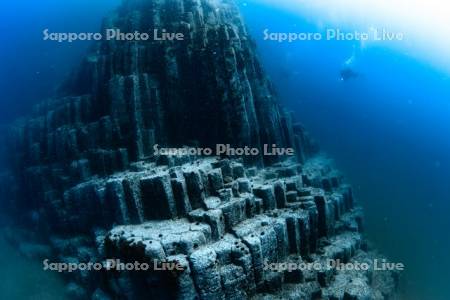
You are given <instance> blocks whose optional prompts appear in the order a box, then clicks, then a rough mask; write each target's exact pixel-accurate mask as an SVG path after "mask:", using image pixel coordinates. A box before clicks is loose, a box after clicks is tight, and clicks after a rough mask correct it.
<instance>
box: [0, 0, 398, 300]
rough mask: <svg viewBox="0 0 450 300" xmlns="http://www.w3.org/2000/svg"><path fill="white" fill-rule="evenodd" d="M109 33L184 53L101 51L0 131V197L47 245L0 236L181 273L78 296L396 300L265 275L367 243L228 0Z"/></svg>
mask: <svg viewBox="0 0 450 300" xmlns="http://www.w3.org/2000/svg"><path fill="white" fill-rule="evenodd" d="M103 28H104V30H106V28H118V29H120V30H121V31H123V32H134V31H140V32H145V31H148V29H149V28H152V29H153V28H155V29H161V30H162V29H166V30H168V31H171V32H181V33H183V34H184V37H185V40H183V41H145V42H136V41H133V42H124V41H102V42H99V43H97V44H96V45H95V46H94V47H93V49H92V50H91V52H90V53H89V55H88V56H87V57H86V58H85V59H84V61H83V62H82V64H81V66H80V68H79V70H78V71H77V72H76V73H75V74H74V76H73V77H72V78H71V79H70V80H68V81H67V82H66V83H65V84H64V85H63V86H62V87H61V88H60V91H59V96H58V97H56V98H54V99H50V100H47V101H45V102H43V103H41V104H39V105H38V106H36V109H35V112H34V114H33V116H32V117H30V118H28V119H25V120H22V121H18V122H17V123H16V124H15V125H14V126H13V127H12V128H11V129H10V130H9V131H8V133H7V134H6V142H5V145H8V148H7V151H5V152H6V153H7V154H6V155H7V163H8V166H9V169H8V171H6V172H3V173H1V174H0V176H1V178H2V180H0V182H1V184H2V185H1V186H0V191H2V192H4V193H3V195H5V196H6V197H7V198H8V199H11V200H12V201H10V205H8V206H9V208H8V209H9V210H11V211H14V212H15V213H16V214H18V215H21V216H23V218H21V219H22V220H24V222H23V224H21V225H23V226H25V227H27V228H33V230H36V231H37V232H39V233H40V234H41V235H42V237H40V239H39V242H33V240H38V239H37V238H36V237H34V238H33V235H32V234H30V233H29V232H30V231H29V230H28V231H27V230H25V231H20V232H18V231H14V232H13V233H11V234H9V235H8V238H9V240H16V241H17V240H18V241H17V244H18V246H19V248H20V246H22V248H24V249H26V250H24V252H28V253H35V254H36V255H35V256H38V257H48V256H50V257H53V258H55V259H58V260H59V261H61V262H102V261H104V260H106V259H109V258H117V259H121V260H123V261H130V262H131V261H141V262H149V263H151V262H152V261H154V260H158V261H161V262H162V261H166V262H175V261H176V262H177V263H179V264H180V265H181V266H182V269H183V270H181V271H173V270H171V271H168V270H166V271H148V272H143V273H136V272H107V271H105V272H88V271H82V272H76V273H71V274H68V278H69V280H70V281H71V283H70V284H69V286H68V289H67V290H68V293H69V295H70V296H71V297H72V298H78V299H108V298H109V297H110V298H112V299H144V298H145V299H250V298H253V299H275V298H280V297H281V298H283V299H318V298H324V299H387V298H389V297H391V296H393V295H394V293H395V289H396V284H397V279H396V274H395V273H394V272H385V273H376V272H370V271H364V272H356V271H353V272H352V271H336V270H325V271H320V270H319V271H314V270H312V271H304V272H303V271H300V270H298V271H295V272H285V271H283V272H280V271H270V270H267V268H266V267H267V264H271V263H289V262H297V263H300V262H308V263H315V262H318V263H319V262H324V261H326V260H328V259H340V260H342V261H343V262H351V261H352V260H365V261H370V260H371V258H372V257H379V256H378V255H377V254H376V253H374V252H373V251H372V250H369V247H368V245H367V241H366V240H365V239H364V237H363V236H362V235H361V231H362V219H363V218H362V213H361V210H360V209H359V208H358V207H357V206H356V205H355V201H354V199H353V195H352V192H351V188H350V187H349V186H348V185H346V184H344V182H343V179H342V176H341V175H340V174H339V173H338V172H337V171H335V170H334V169H333V168H332V167H331V165H330V163H329V162H328V161H327V160H325V159H323V158H318V157H317V153H318V150H317V147H316V145H315V144H314V143H313V142H312V141H311V140H310V139H309V138H308V136H307V134H306V133H305V131H304V130H303V128H302V127H301V126H300V125H298V124H294V123H293V118H292V116H291V115H290V114H289V113H286V112H284V111H283V110H282V108H281V107H280V106H279V105H278V103H277V100H276V97H275V94H274V92H273V90H272V87H271V86H270V83H269V81H268V80H267V78H266V76H265V74H264V72H263V70H262V68H261V66H260V63H259V62H258V59H257V57H256V55H255V49H254V45H253V43H252V42H251V40H250V37H249V36H248V34H247V32H246V29H245V26H244V24H243V21H242V18H241V16H240V14H239V11H238V9H237V6H236V5H235V4H234V1H231V0H209V1H204V0H127V1H124V3H123V5H122V6H121V7H120V8H119V9H118V10H117V11H116V12H115V13H114V14H112V15H111V16H110V17H108V18H106V19H105V21H104V25H103ZM157 144H159V145H164V146H183V145H195V146H201V147H211V146H213V145H215V144H230V145H233V146H234V147H243V146H248V147H256V148H262V147H263V145H265V144H276V145H277V146H279V147H292V148H294V149H295V151H296V154H297V155H296V157H295V159H294V158H291V159H289V160H286V157H277V158H276V159H275V158H274V157H266V156H248V157H244V158H243V159H242V160H237V159H234V158H212V157H196V156H188V155H179V156H155V155H153V146H154V145H157ZM45 236H46V237H47V238H44V237H45ZM21 237H22V238H21ZM33 243H36V244H33ZM49 246H50V247H49ZM32 249H34V250H32Z"/></svg>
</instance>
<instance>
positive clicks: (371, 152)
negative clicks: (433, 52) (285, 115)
mask: <svg viewBox="0 0 450 300" xmlns="http://www.w3.org/2000/svg"><path fill="white" fill-rule="evenodd" d="M241 7H242V9H243V11H244V15H245V19H246V21H247V23H248V25H249V27H250V29H251V33H252V35H253V36H254V37H255V41H256V43H257V45H258V48H259V50H258V51H259V54H260V56H261V58H262V61H263V63H264V65H265V68H266V70H267V71H268V74H269V76H270V77H271V79H272V81H273V82H274V85H275V87H276V88H277V90H278V93H279V96H280V98H281V99H282V101H283V102H284V103H285V105H286V106H287V107H289V108H290V109H292V110H294V111H295V114H296V116H297V117H298V119H299V120H301V122H302V123H303V124H304V125H305V127H306V128H307V129H308V130H309V131H310V132H311V134H312V136H313V137H314V138H316V139H317V140H318V142H319V144H320V145H321V148H322V150H324V151H325V152H326V153H328V154H329V155H330V156H331V157H333V158H334V159H335V161H336V163H337V165H338V166H339V168H340V169H341V170H342V171H343V172H344V174H345V175H346V177H347V178H348V180H349V181H350V182H351V183H352V184H353V186H354V188H355V194H356V196H357V198H358V199H359V201H360V203H361V204H362V205H363V206H364V208H365V213H366V226H367V233H368V235H369V237H370V239H371V240H373V241H374V242H375V243H376V245H377V246H378V247H379V248H380V249H381V250H382V251H383V252H384V253H386V254H387V255H388V256H389V257H390V258H391V259H392V260H393V261H395V262H402V263H404V264H405V265H406V268H407V270H406V272H404V274H403V277H404V279H405V280H404V287H403V289H404V290H405V296H404V297H405V299H408V300H416V299H417V300H423V299H435V300H447V299H450V290H449V289H448V278H450V257H449V253H450V240H449V239H448V231H449V229H450V218H449V217H448V213H449V211H450V201H449V200H450V138H449V137H450V77H449V75H448V74H445V73H441V72H440V71H438V70H435V69H433V67H431V65H429V64H427V63H426V62H421V61H418V60H414V59H413V58H412V57H409V56H408V55H407V54H405V53H401V52H395V51H393V50H389V49H387V48H382V47H368V48H366V49H363V50H361V51H356V53H357V55H356V57H357V63H356V66H355V69H356V70H357V72H359V73H361V74H362V75H361V76H360V78H356V79H352V80H348V81H344V82H343V81H341V80H340V74H339V72H340V69H341V66H342V64H343V62H345V60H346V59H348V58H349V57H350V56H352V54H353V53H354V50H353V49H354V47H355V46H356V47H357V49H358V45H357V44H355V42H352V41H339V42H335V41H312V42H306V41H302V42H294V43H281V44H280V43H277V42H273V41H267V40H264V39H263V37H264V35H263V31H264V30H265V29H270V32H317V31H320V28H317V27H316V24H315V23H314V22H311V23H310V22H309V20H310V19H311V18H310V17H307V16H302V15H299V14H294V13H289V12H287V11H282V10H277V9H276V8H274V7H271V6H263V5H257V4H254V3H252V2H246V6H244V5H242V6H241Z"/></svg>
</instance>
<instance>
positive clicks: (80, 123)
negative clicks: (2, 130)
mask: <svg viewBox="0 0 450 300" xmlns="http://www.w3.org/2000/svg"><path fill="white" fill-rule="evenodd" d="M108 28H117V29H119V30H120V31H121V32H134V31H139V32H149V31H150V32H152V30H153V29H156V30H160V31H162V30H166V31H169V32H178V33H182V34H183V35H184V40H183V41H178V40H177V41H154V40H151V41H141V42H139V41H115V40H112V41H111V40H104V41H101V42H99V43H97V44H96V45H95V46H94V47H93V49H92V50H91V52H90V53H89V55H87V56H86V58H85V59H84V60H83V62H82V63H81V66H80V68H79V70H78V71H77V72H76V73H75V74H74V76H73V77H72V78H71V79H70V80H68V81H67V82H66V83H65V84H64V85H63V86H62V87H61V88H60V93H59V97H57V98H54V99H49V100H47V101H45V102H43V103H41V104H39V105H37V106H36V108H35V112H34V114H33V116H32V117H31V118H28V119H26V120H24V121H21V122H18V123H16V125H15V126H13V127H12V128H11V130H10V132H9V134H8V136H9V141H10V142H9V144H10V145H12V147H11V148H10V149H9V151H8V153H9V155H10V158H9V161H10V162H11V163H12V164H13V166H12V169H13V170H14V172H15V174H14V175H15V176H16V177H17V178H20V180H21V182H20V185H21V191H23V195H22V196H21V197H20V198H21V199H24V198H28V197H29V195H33V198H35V200H34V201H35V203H33V205H32V206H33V207H34V208H38V207H40V206H41V203H42V202H43V201H46V200H45V199H46V198H48V197H55V195H57V196H56V197H58V198H62V194H63V193H64V191H66V190H67V189H69V188H71V187H73V186H74V185H76V184H78V183H80V182H83V181H86V180H88V179H89V178H90V177H91V176H94V175H98V176H106V175H110V174H113V173H114V172H118V171H124V170H126V169H127V168H128V167H129V163H130V162H136V161H140V160H143V159H147V158H149V157H150V158H151V157H152V155H153V146H154V145H155V144H159V145H161V146H182V145H191V146H192V145H195V146H201V147H214V145H216V144H218V143H219V144H231V145H232V146H233V147H240V146H248V147H257V148H260V149H261V148H262V146H263V145H264V144H268V145H271V144H276V145H277V146H278V147H292V148H295V149H296V154H297V156H298V159H299V160H300V161H303V160H305V159H306V158H307V157H308V156H311V155H312V154H313V153H314V152H315V151H316V149H315V148H316V147H315V146H314V145H313V144H312V143H311V142H310V140H309V139H308V138H307V137H306V135H305V132H304V130H303V129H302V127H301V126H299V125H296V124H293V121H292V117H291V115H290V114H289V113H286V112H284V111H283V110H282V109H281V108H280V107H279V105H278V103H277V100H276V97H275V95H274V92H273V90H272V88H271V86H270V83H269V82H268V80H267V78H266V76H265V74H264V73H263V71H262V68H261V66H260V63H259V61H258V59H257V58H256V56H255V50H254V46H253V43H252V42H251V40H250V38H249V36H248V34H247V31H246V29H245V26H244V24H243V22H242V19H241V17H240V14H239V12H238V10H237V7H236V6H235V5H234V2H233V1H230V0H211V1H200V0H165V1H150V0H128V1H124V3H123V5H122V6H121V7H120V8H119V9H118V10H117V11H116V12H115V13H114V14H112V15H111V16H109V17H108V18H106V19H105V21H104V25H103V30H104V31H106V29H108ZM278 159H279V157H269V156H265V157H263V156H247V157H245V160H246V163H251V164H256V165H262V163H266V164H268V163H273V162H275V161H276V160H278ZM49 193H50V194H51V195H50V196H49ZM29 202H30V201H29V200H28V199H27V203H23V205H24V206H27V207H30V203H29ZM19 207H23V206H19Z"/></svg>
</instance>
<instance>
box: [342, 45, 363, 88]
mask: <svg viewBox="0 0 450 300" xmlns="http://www.w3.org/2000/svg"><path fill="white" fill-rule="evenodd" d="M355 61H356V48H355V46H353V54H352V56H351V57H350V58H348V59H347V60H346V61H345V62H344V64H343V65H342V69H341V71H340V79H341V81H347V80H350V79H355V78H358V77H361V74H360V73H358V72H356V71H355V70H354V67H355Z"/></svg>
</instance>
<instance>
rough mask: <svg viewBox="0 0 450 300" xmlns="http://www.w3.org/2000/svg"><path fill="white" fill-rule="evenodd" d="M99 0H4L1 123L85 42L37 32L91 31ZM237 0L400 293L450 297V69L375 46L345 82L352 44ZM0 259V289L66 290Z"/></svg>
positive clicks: (109, 1)
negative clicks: (399, 269) (298, 34)
mask: <svg viewBox="0 0 450 300" xmlns="http://www.w3.org/2000/svg"><path fill="white" fill-rule="evenodd" d="M92 3H94V2H92V1H88V0H67V1H56V0H53V1H52V0H42V1H38V2H37V3H34V2H31V1H26V0H15V1H14V2H13V1H2V2H0V30H1V32H2V34H1V35H0V39H1V40H0V43H1V47H0V66H1V67H0V89H1V91H2V97H1V98H0V124H5V123H8V122H10V121H11V120H13V119H15V118H16V117H18V116H20V115H22V114H23V113H27V112H29V110H30V107H31V104H32V103H35V102H37V101H39V100H42V99H43V98H45V97H48V96H50V95H51V94H52V92H53V90H54V89H55V88H56V87H57V85H58V84H59V83H60V82H61V80H62V79H63V78H64V77H65V76H67V75H68V74H69V72H70V71H71V70H72V69H73V67H74V66H76V64H77V62H78V61H79V60H80V58H81V57H82V55H83V53H85V51H86V49H87V47H89V43H86V42H76V43H73V44H57V43H54V42H44V41H42V31H43V30H44V29H45V28H49V29H50V30H51V31H58V32H65V31H75V32H77V31H78V32H79V31H91V32H92V31H93V32H96V31H98V29H99V26H100V23H101V19H102V17H103V16H104V15H105V14H106V13H107V12H108V11H109V10H110V9H111V8H113V7H115V6H116V5H117V4H118V3H119V0H114V1H113V0H96V1H95V4H92ZM242 9H243V12H244V15H245V19H246V20H247V22H248V25H249V27H250V31H251V32H252V33H253V36H254V37H255V40H256V42H257V44H258V47H259V53H260V55H261V58H262V60H263V63H264V65H265V67H266V69H267V71H268V74H269V75H270V77H271V78H272V80H273V82H274V84H275V87H276V88H277V90H278V92H279V95H280V98H281V99H282V101H283V102H284V103H285V105H286V106H288V107H289V108H290V109H292V110H294V111H295V113H296V115H297V116H298V118H299V120H301V121H302V123H303V124H304V125H305V126H306V128H307V129H308V130H309V131H310V132H311V134H312V135H313V136H314V137H315V138H316V139H317V140H318V141H319V143H320V145H321V147H322V149H323V150H324V151H326V152H327V153H328V154H329V155H330V156H331V157H333V158H334V159H335V160H336V163H337V165H338V166H339V168H340V169H341V170H342V171H343V172H344V173H345V175H346V176H347V178H348V179H349V181H350V182H351V183H352V184H353V186H354V188H355V194H356V196H357V197H358V199H359V200H360V202H361V204H362V205H363V206H364V208H365V211H366V225H367V232H368V234H369V236H370V238H371V239H372V240H373V241H374V242H376V244H377V246H378V247H379V248H380V249H381V250H382V251H383V252H384V253H386V254H387V255H389V257H390V258H391V259H392V260H394V261H396V262H402V263H405V264H406V266H407V272H405V274H404V275H405V279H406V280H405V287H404V288H405V290H406V293H407V296H405V299H408V300H424V299H433V300H447V299H450V291H449V289H448V286H446V285H448V278H450V258H449V253H450V241H449V238H448V236H449V235H448V232H449V229H450V218H448V214H449V212H450V203H449V201H450V139H449V137H450V84H449V83H450V81H449V76H448V75H446V74H443V73H439V72H438V71H437V70H434V69H433V68H431V67H430V66H428V65H427V64H426V63H423V62H418V61H415V60H413V59H412V58H409V57H408V56H406V55H404V54H402V53H397V52H393V51H391V50H388V49H383V48H376V47H372V48H369V49H365V50H364V51H362V52H360V53H359V52H358V55H357V56H358V63H357V71H358V72H361V73H362V74H363V76H361V77H360V78H357V79H355V80H351V81H347V82H341V81H340V80H339V70H340V68H341V65H342V63H343V62H344V61H345V60H346V59H348V58H349V56H351V55H352V52H353V47H354V44H353V43H352V42H329V41H327V42H298V43H293V44H278V43H275V42H269V41H263V40H262V37H263V34H262V32H263V30H264V29H265V28H269V29H270V30H271V31H282V32H290V31H314V30H315V29H316V28H315V25H314V23H308V22H307V21H305V20H306V19H305V18H304V17H302V16H301V15H295V14H290V13H287V12H285V11H280V10H277V9H275V8H274V7H267V6H262V5H256V4H252V2H248V3H247V5H246V6H242ZM0 223H1V222H0ZM0 266H2V267H1V268H0V299H61V296H60V297H59V298H58V296H57V295H58V294H59V295H60V294H61V293H60V292H61V290H62V288H63V284H62V283H61V281H60V280H59V279H58V278H56V277H55V276H53V274H48V273H44V272H43V271H41V264H40V263H39V262H28V261H26V260H24V259H21V258H20V257H19V256H18V255H17V254H16V251H15V250H13V249H11V248H10V247H7V246H5V244H4V243H3V242H0ZM5 266H6V267H5ZM53 291H54V292H53ZM45 293H47V294H45Z"/></svg>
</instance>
